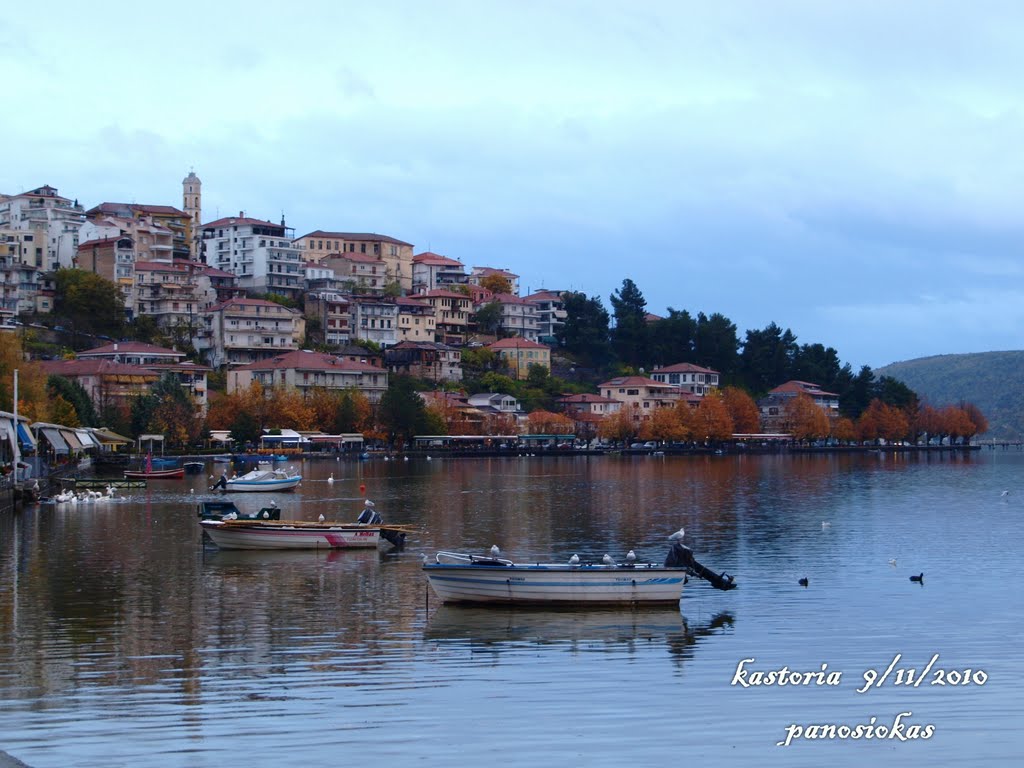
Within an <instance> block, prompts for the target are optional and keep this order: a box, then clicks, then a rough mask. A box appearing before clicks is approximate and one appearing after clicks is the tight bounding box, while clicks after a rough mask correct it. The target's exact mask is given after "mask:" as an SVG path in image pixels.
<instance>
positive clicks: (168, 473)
mask: <svg viewBox="0 0 1024 768" xmlns="http://www.w3.org/2000/svg"><path fill="white" fill-rule="evenodd" d="M124 476H125V478H134V479H141V480H175V479H177V478H181V477H184V476H185V468H184V467H178V468H177V469H151V470H148V471H147V470H145V469H135V470H131V469H126V470H125V472H124Z"/></svg>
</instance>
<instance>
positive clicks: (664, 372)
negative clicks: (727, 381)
mask: <svg viewBox="0 0 1024 768" xmlns="http://www.w3.org/2000/svg"><path fill="white" fill-rule="evenodd" d="M651 378H652V379H654V380H655V381H658V382H661V383H662V384H672V385H673V386H677V387H679V388H680V389H681V390H682V391H684V392H689V393H690V394H692V395H698V396H700V397H703V396H704V395H706V394H707V393H708V392H710V391H711V390H713V389H718V379H719V373H718V371H715V370H712V369H711V368H704V367H702V366H699V365H694V364H693V363H676V364H675V365H666V366H664V367H661V368H655V369H654V370H653V371H651Z"/></svg>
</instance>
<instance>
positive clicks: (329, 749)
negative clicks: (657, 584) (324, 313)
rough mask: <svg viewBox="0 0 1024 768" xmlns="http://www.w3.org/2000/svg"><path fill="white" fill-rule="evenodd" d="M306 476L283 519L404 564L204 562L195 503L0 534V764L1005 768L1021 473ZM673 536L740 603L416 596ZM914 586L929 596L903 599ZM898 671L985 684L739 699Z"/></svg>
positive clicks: (389, 465) (36, 523) (230, 558)
mask: <svg viewBox="0 0 1024 768" xmlns="http://www.w3.org/2000/svg"><path fill="white" fill-rule="evenodd" d="M208 469H210V468H209V467H208ZM300 471H301V473H302V474H303V476H304V478H305V479H304V480H303V484H302V486H301V488H300V489H299V490H298V492H295V493H290V494H279V495H275V497H274V498H275V501H276V502H277V503H278V505H279V506H280V507H281V508H282V515H283V516H285V517H294V518H297V519H305V520H315V519H317V517H318V515H320V514H323V515H324V516H325V517H328V518H329V519H346V520H347V519H352V518H354V516H355V514H357V513H358V510H359V508H360V506H361V502H360V500H361V498H362V491H361V487H365V488H366V494H367V495H369V496H370V497H371V498H372V499H373V500H374V501H375V502H376V504H377V509H378V510H380V511H381V512H382V514H383V515H384V517H385V520H386V521H388V522H392V523H406V524H409V525H412V526H415V527H416V528H417V529H418V530H420V531H421V533H419V534H417V535H415V536H412V537H410V540H409V542H408V546H407V549H406V551H404V552H400V553H384V552H377V551H366V550H359V551H340V550H332V551H326V552H324V551H321V552H317V551H310V552H244V551H231V552H228V551H219V550H217V549H215V548H213V547H211V546H209V545H204V543H203V539H202V536H201V532H200V530H199V527H198V524H197V522H196V516H195V505H196V503H197V502H198V501H199V500H201V499H203V498H213V497H212V496H209V495H208V492H207V485H208V481H207V477H206V476H205V475H200V476H194V477H187V478H186V479H185V480H184V481H180V482H174V483H161V484H160V485H155V484H154V485H153V486H152V487H151V488H146V489H129V490H128V491H127V492H126V496H125V498H123V499H122V500H120V501H118V502H117V503H111V504H104V505H98V504H96V505H80V506H78V507H77V508H75V509H71V508H68V507H64V506H60V507H52V506H51V507H41V508H35V509H26V510H24V511H23V512H21V513H20V514H12V515H3V516H0V701H2V702H3V706H2V708H0V732H2V733H3V734H4V737H5V741H4V743H2V744H0V748H3V749H6V750H7V751H8V752H10V753H12V754H13V755H15V756H16V757H19V758H20V759H22V760H25V761H26V762H27V763H29V764H30V765H32V766H34V768H47V767H48V766H66V765H76V766H79V765H86V766H88V765H103V766H110V765H133V766H134V765H160V766H164V765H171V766H177V765H181V766H190V768H192V767H194V766H213V765H217V766H220V765H223V764H224V763H225V762H228V763H230V762H231V760H232V759H233V758H234V757H236V756H237V755H238V754H241V753H243V752H244V753H245V754H246V756H247V757H246V763H247V764H248V765H273V766H279V765H302V766H308V765H310V764H314V765H317V764H325V763H327V762H329V761H330V762H335V761H336V760H337V757H338V755H351V754H359V755H363V756H370V757H368V758H366V759H367V761H369V762H371V764H379V765H394V764H398V763H401V762H409V761H410V760H417V761H426V762H427V763H428V764H440V763H441V762H451V761H453V760H460V759H464V756H465V754H467V753H468V754H472V755H474V756H475V757H476V758H479V759H488V760H500V761H501V762H502V764H503V765H529V766H531V768H532V767H534V766H536V765H539V764H552V763H565V762H575V761H582V760H585V761H586V762H588V763H590V764H596V765H612V764H615V765H618V764H620V763H621V762H622V761H623V759H624V756H628V758H629V759H630V761H631V762H634V763H636V764H639V765H650V764H660V763H662V762H664V761H665V760H666V759H670V758H672V757H673V756H678V755H679V754H699V755H701V756H703V757H705V758H706V759H707V760H708V762H710V763H713V764H715V765H728V764H762V763H764V762H775V763H776V764H778V765H818V764H820V763H821V762H822V760H823V755H824V752H822V751H821V749H827V750H828V754H827V758H828V762H831V763H835V764H840V765H855V764H857V765H859V764H860V763H861V762H862V761H863V759H864V758H865V756H867V757H868V758H869V759H871V760H872V761H873V762H881V763H883V764H896V765H903V764H916V763H920V762H922V761H927V762H929V763H933V764H936V765H953V764H958V763H960V762H963V763H966V762H967V761H969V760H973V761H975V763H976V764H993V765H995V764H1006V763H1008V762H1012V758H1014V757H1019V756H1020V754H1019V753H1020V749H1019V744H1018V743H1017V740H1016V738H1015V737H1011V736H1007V735H1006V734H1015V733H1016V730H1015V729H1016V724H1017V723H1018V722H1019V720H1020V718H1021V717H1022V716H1024V706H1022V703H1021V699H1020V697H1019V694H1018V692H1017V690H1016V688H1015V681H1016V680H1018V679H1019V671H1018V670H1019V668H1020V666H1021V665H1022V664H1024V646H1022V645H1021V644H1020V643H1018V642H1016V638H1017V637H1019V627H1020V625H1021V623H1022V622H1024V605H1022V603H1021V601H1020V600H1019V595H1020V594H1021V593H1022V590H1024V576H1022V574H1021V572H1020V569H1019V566H1018V558H1017V555H1016V551H1015V550H1016V547H1015V545H1014V542H1016V541H1017V540H1018V539H1019V536H1020V526H1021V523H1020V521H1021V519H1022V518H1024V508H1022V505H1024V492H1021V493H1017V492H1016V490H1015V489H1020V488H1022V487H1024V484H1022V483H1021V478H1022V477H1024V454H1021V453H1019V452H1006V453H992V452H989V453H982V454H974V455H970V456H963V455H954V456H918V457H914V456H892V455H887V454H873V455H869V456H803V457H780V456H766V457H731V456H723V457H602V458H587V457H572V458H558V459H526V458H524V459H518V458H516V459H491V458H486V459H466V460H458V461H451V460H437V459H435V460H434V461H431V462H426V461H409V462H379V461H368V462H362V463H358V464H357V463H345V462H322V463H316V462H305V463H304V464H303V466H302V467H301V470H300ZM331 474H333V476H334V478H335V482H333V483H328V482H327V478H328V476H329V475H331ZM1007 488H1009V489H1011V493H1010V494H1008V495H1007V496H1002V495H1001V492H1002V491H1003V490H1004V489H1007ZM253 496H255V495H253ZM236 503H238V504H239V505H240V506H245V505H247V504H252V505H256V506H259V505H263V504H265V503H266V498H264V497H262V496H260V498H253V499H250V500H246V499H244V498H242V497H239V498H238V499H237V500H236ZM823 523H826V525H823ZM681 526H683V527H685V529H686V541H687V543H688V544H690V546H692V547H693V549H694V553H695V555H696V557H697V559H698V560H699V561H700V562H702V563H704V564H705V565H707V566H709V567H711V568H714V569H715V570H725V571H728V572H729V573H733V574H735V575H736V578H737V581H738V582H739V583H740V587H739V588H738V589H736V590H734V591H732V592H728V593H722V592H717V591H715V590H713V589H711V588H710V587H708V586H707V585H706V584H702V583H700V582H697V581H695V580H691V582H690V585H689V586H688V587H687V590H686V592H685V594H684V597H683V600H682V602H681V608H680V609H679V610H672V609H668V610H664V609H644V610H639V611H629V610H625V611H623V610H587V611H582V612H564V611H558V612H554V611H545V610H531V611H520V610H510V609H507V608H496V609H486V608H477V607H464V606H444V605H438V604H437V603H436V598H433V597H432V596H431V594H430V592H429V588H428V586H427V584H426V580H425V579H424V577H423V574H422V572H421V570H420V563H421V556H422V555H423V554H429V555H432V554H433V553H434V551H436V550H438V549H455V550H462V551H474V552H486V551H487V550H488V548H489V547H490V546H491V545H492V544H495V543H496V544H498V545H499V546H500V547H501V548H502V550H503V552H504V553H505V554H506V555H507V556H509V557H510V558H512V559H515V560H543V561H551V560H560V559H562V558H563V557H564V558H566V559H567V558H568V557H569V556H570V555H572V554H578V555H579V556H580V558H581V559H585V560H600V558H601V556H602V555H603V554H605V553H606V552H607V553H609V554H611V555H613V556H615V557H616V558H621V557H622V556H623V555H624V554H625V553H626V552H627V551H628V550H630V549H633V550H634V551H635V552H636V555H637V557H638V559H641V560H653V561H660V560H662V559H663V558H664V556H665V553H666V552H667V549H668V542H667V540H666V537H667V536H668V535H669V534H670V533H672V532H673V531H676V530H678V529H679V528H680V527H681ZM894 559H895V560H896V563H897V565H895V566H893V565H890V560H894ZM979 563H980V564H983V566H984V578H982V577H979V571H978V570H977V568H976V567H974V566H975V565H976V564H979ZM951 564H952V565H951ZM958 564H963V565H964V567H961V566H960V565H958ZM919 572H924V573H925V574H926V579H925V583H924V585H923V586H922V585H917V584H912V583H911V582H910V581H909V575H910V574H911V573H919ZM804 577H806V578H807V579H808V581H809V585H808V587H807V588H803V587H800V586H799V585H798V580H799V579H801V578H804ZM993 584H998V585H999V587H998V588H995V589H993V588H992V585H993ZM897 653H899V654H903V656H904V658H906V659H913V660H914V663H916V664H918V665H919V666H921V665H923V664H924V663H925V662H926V661H927V660H928V659H929V658H930V657H931V656H932V654H933V653H939V654H940V658H941V661H942V663H943V664H946V665H948V666H949V667H951V668H967V667H972V668H983V669H985V671H986V672H987V674H988V676H989V682H988V683H987V684H986V685H985V686H984V687H962V686H961V687H958V688H956V689H955V690H953V689H948V688H947V689H945V690H941V689H939V688H928V689H925V688H924V687H921V688H918V689H911V690H906V689H900V688H895V687H891V686H885V687H882V688H880V689H877V690H872V691H871V692H870V694H864V695H858V694H856V693H855V692H854V691H853V686H852V685H849V686H843V687H840V688H839V689H832V690H821V689H815V688H809V689H792V688H789V689H765V690H756V691H755V690H741V689H738V688H737V687H735V686H730V684H729V683H730V680H731V679H732V675H733V671H734V669H735V667H736V663H737V662H738V661H739V660H740V659H743V658H752V657H756V658H757V659H758V663H759V664H764V665H765V668H777V667H779V666H782V665H784V664H785V665H789V666H790V667H791V668H793V669H804V670H816V669H820V666H821V664H822V663H828V665H829V668H830V669H838V670H842V671H844V673H845V674H846V679H848V680H850V681H854V680H856V679H857V678H858V677H859V676H860V674H861V673H862V672H863V671H864V670H865V669H867V668H870V667H874V666H878V665H882V666H883V668H884V665H885V664H887V663H888V662H889V661H891V660H892V658H893V657H894V655H895V654H897ZM581 701H585V702H586V706H581V705H580V702H581ZM637 701H642V702H643V703H644V706H643V707H637V705H636V702H637ZM905 709H912V710H914V711H915V713H919V714H920V716H922V717H926V718H928V720H929V721H930V722H934V723H935V724H936V729H937V731H936V733H937V736H936V738H935V739H934V740H933V741H931V742H929V743H924V744H915V745H913V746H912V747H905V746H893V747H890V748H889V749H888V750H887V751H870V750H871V749H872V747H871V746H870V745H869V746H867V747H866V749H865V745H863V744H861V745H854V746H856V747H857V748H852V749H851V748H849V747H850V745H841V744H831V745H810V746H811V747H812V749H804V750H803V751H798V750H796V749H793V748H790V749H789V750H788V751H785V752H783V751H781V750H779V751H776V750H775V748H774V743H775V741H777V740H778V738H779V737H780V734H781V728H782V727H783V725H784V724H786V723H790V722H797V721H805V722H806V721H809V720H811V719H813V718H826V717H827V718H830V719H831V720H833V721H837V722H841V721H851V720H854V719H857V718H859V719H861V720H863V719H864V718H865V717H868V716H872V715H878V716H879V717H880V718H881V717H884V716H891V715H892V714H893V713H895V712H899V711H904V710H905ZM724 713H728V715H727V716H726V715H725V714H724ZM1001 734H1002V735H1001ZM668 745H671V747H669V746H668ZM802 746H803V747H807V746H808V745H802ZM814 747H819V748H814ZM883 750H885V748H884V747H883ZM887 760H889V761H890V762H889V763H886V761H887Z"/></svg>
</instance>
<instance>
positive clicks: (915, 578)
mask: <svg viewBox="0 0 1024 768" xmlns="http://www.w3.org/2000/svg"><path fill="white" fill-rule="evenodd" d="M910 580H911V581H916V582H917V583H918V584H924V574H923V573H919V574H917V576H911V577H910Z"/></svg>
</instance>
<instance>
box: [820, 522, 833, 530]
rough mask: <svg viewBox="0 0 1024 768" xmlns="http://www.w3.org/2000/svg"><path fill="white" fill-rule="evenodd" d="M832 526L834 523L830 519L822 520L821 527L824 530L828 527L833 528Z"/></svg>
mask: <svg viewBox="0 0 1024 768" xmlns="http://www.w3.org/2000/svg"><path fill="white" fill-rule="evenodd" d="M831 527H832V523H830V522H829V521H828V520H822V521H821V529H822V530H825V529H826V528H831Z"/></svg>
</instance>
